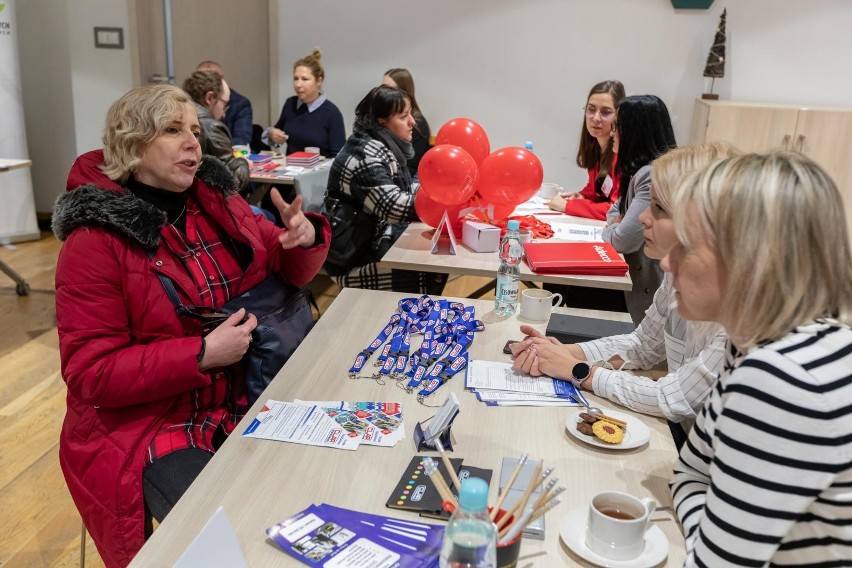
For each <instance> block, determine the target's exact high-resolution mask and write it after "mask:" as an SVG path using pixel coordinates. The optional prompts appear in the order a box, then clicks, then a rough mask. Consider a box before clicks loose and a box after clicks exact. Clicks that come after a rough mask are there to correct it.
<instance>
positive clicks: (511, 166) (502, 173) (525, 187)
mask: <svg viewBox="0 0 852 568" xmlns="http://www.w3.org/2000/svg"><path fill="white" fill-rule="evenodd" d="M479 176H480V182H479V193H480V194H481V195H482V197H483V198H484V199H485V201H487V202H489V203H493V204H495V205H513V206H514V205H518V204H519V203H523V202H524V201H526V200H527V199H529V198H530V197H532V196H533V195H535V194H536V192H537V191H538V189H539V188H540V187H541V181H542V180H543V179H544V168H542V166H541V162H540V161H539V159H538V158H537V157H536V155H535V154H533V153H532V152H530V151H529V150H525V149H524V148H515V147H511V148H501V149H500V150H497V151H496V152H494V153H493V154H491V155H490V156H488V157H487V158H485V159H484V160H483V161H482V164H481V165H480V167H479Z"/></svg>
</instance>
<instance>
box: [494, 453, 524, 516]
mask: <svg viewBox="0 0 852 568" xmlns="http://www.w3.org/2000/svg"><path fill="white" fill-rule="evenodd" d="M525 463H527V454H524V455H522V456H521V459H519V460H518V463H517V465H515V469H514V471H512V476H511V477H509V482H508V483H507V484H506V486H505V487H504V488H503V493H501V494H500V498H499V499H497V504H496V505H494V507H492V508H491V520H492V521H493V520H494V519H495V518H497V512H498V511H499V510H500V507H502V506H503V501H505V500H506V495H508V494H509V490H510V489H511V488H512V485H513V484H514V483H515V480H516V479H517V478H518V474H519V473H521V468H523V467H524V464H525Z"/></svg>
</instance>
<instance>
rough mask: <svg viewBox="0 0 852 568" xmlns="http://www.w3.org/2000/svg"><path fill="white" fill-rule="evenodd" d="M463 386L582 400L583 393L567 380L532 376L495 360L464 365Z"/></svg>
mask: <svg viewBox="0 0 852 568" xmlns="http://www.w3.org/2000/svg"><path fill="white" fill-rule="evenodd" d="M465 387H467V388H469V389H473V390H475V391H479V390H486V391H488V390H492V391H511V392H516V393H528V394H535V395H543V396H550V397H556V398H562V399H574V400H577V401H585V398H584V397H583V396H582V394H580V393H578V392H577V389H575V388H574V386H573V385H572V384H571V383H570V382H568V381H564V380H560V379H551V378H549V377H531V376H530V375H525V374H523V373H518V372H516V371H514V370H513V369H512V365H511V363H498V362H495V361H481V360H473V361H471V362H470V363H469V364H468V366H467V376H466V377H465Z"/></svg>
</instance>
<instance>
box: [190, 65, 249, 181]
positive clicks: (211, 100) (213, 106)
mask: <svg viewBox="0 0 852 568" xmlns="http://www.w3.org/2000/svg"><path fill="white" fill-rule="evenodd" d="M183 90H184V91H186V93H187V94H188V95H189V96H190V97H191V98H192V101H193V102H194V103H195V112H196V114H197V115H198V121H199V122H200V123H201V139H200V142H201V152H202V153H204V154H210V155H211V156H216V157H217V158H219V159H220V160H222V161H223V162H224V163H225V165H226V166H228V169H229V170H231V173H233V174H234V177H235V178H236V179H237V189H238V190H240V189H243V188H244V187H245V186H246V184H247V183H248V179H249V169H250V166H251V164H250V163H249V161H248V158H246V157H237V156H234V149H233V144H232V141H231V132H230V130H228V127H227V126H225V124H224V123H223V122H222V118H223V117H224V116H225V111H226V110H227V109H228V105H229V104H230V99H231V89H230V88H229V87H228V83H226V82H225V80H224V79H223V78H222V76H221V75H220V74H219V73H217V72H215V71H194V72H193V73H192V75H190V76H189V77H187V78H186V80H185V81H184V82H183Z"/></svg>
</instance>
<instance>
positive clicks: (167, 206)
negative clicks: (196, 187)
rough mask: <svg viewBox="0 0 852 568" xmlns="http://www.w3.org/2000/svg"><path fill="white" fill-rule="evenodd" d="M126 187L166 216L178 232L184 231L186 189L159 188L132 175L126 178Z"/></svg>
mask: <svg viewBox="0 0 852 568" xmlns="http://www.w3.org/2000/svg"><path fill="white" fill-rule="evenodd" d="M127 189H129V190H130V191H131V193H133V195H135V196H136V197H138V198H139V199H142V200H143V201H147V202H148V203H150V204H151V205H153V206H154V207H156V208H157V209H159V210H160V211H163V212H164V213H165V214H166V216H167V217H168V220H169V223H171V224H172V225H174V226H175V227H176V228H177V229H178V230H179V231H180V232H182V233H185V232H186V214H185V212H186V198H187V195H188V194H187V193H186V191H181V192H177V191H169V190H166V189H160V188H158V187H154V186H152V185H148V184H146V183H142V182H141V181H139V180H137V179H136V178H134V177H133V176H132V175H131V176H130V178H128V180H127Z"/></svg>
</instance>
